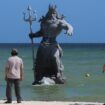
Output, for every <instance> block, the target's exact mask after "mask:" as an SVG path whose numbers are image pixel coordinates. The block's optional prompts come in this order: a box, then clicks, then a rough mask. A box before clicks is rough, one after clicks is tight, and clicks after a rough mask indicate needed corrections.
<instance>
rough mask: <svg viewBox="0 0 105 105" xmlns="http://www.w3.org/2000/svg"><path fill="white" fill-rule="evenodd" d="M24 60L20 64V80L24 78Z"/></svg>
mask: <svg viewBox="0 0 105 105" xmlns="http://www.w3.org/2000/svg"><path fill="white" fill-rule="evenodd" d="M23 68H24V67H23V61H22V63H21V66H20V80H23V74H24V70H23Z"/></svg>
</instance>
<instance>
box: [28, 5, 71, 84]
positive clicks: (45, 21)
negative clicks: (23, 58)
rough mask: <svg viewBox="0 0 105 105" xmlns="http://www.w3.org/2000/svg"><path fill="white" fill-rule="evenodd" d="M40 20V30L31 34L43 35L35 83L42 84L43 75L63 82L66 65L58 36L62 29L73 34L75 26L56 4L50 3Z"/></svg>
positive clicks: (35, 68) (36, 60) (35, 35)
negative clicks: (59, 12) (60, 12)
mask: <svg viewBox="0 0 105 105" xmlns="http://www.w3.org/2000/svg"><path fill="white" fill-rule="evenodd" d="M39 22H40V23H41V24H40V30H39V31H37V32H35V33H30V34H29V37H30V38H31V39H33V38H36V37H42V41H41V43H40V45H39V48H38V51H37V54H36V59H35V67H34V71H35V72H34V73H35V78H34V82H33V85H35V84H40V80H41V79H42V78H43V77H49V78H52V77H53V78H54V81H55V83H58V84H63V83H64V76H63V69H64V66H63V64H62V61H61V57H62V53H63V52H62V49H61V47H60V45H59V44H58V43H57V41H56V38H57V36H58V35H59V34H60V33H61V32H62V30H66V33H65V34H67V35H70V36H71V35H72V33H73V27H72V26H71V25H70V24H69V23H68V22H66V21H65V19H64V16H63V15H60V14H58V12H57V11H56V6H51V5H49V9H48V12H47V13H46V15H45V16H42V18H41V19H40V20H39Z"/></svg>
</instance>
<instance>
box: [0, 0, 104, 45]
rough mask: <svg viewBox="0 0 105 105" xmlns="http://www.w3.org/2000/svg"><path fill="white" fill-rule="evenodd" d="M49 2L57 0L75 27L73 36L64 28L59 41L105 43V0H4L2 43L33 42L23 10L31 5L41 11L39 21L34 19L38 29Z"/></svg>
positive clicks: (0, 7) (0, 0)
mask: <svg viewBox="0 0 105 105" xmlns="http://www.w3.org/2000/svg"><path fill="white" fill-rule="evenodd" d="M49 4H56V5H57V10H58V11H59V12H60V13H61V14H64V15H65V16H66V20H67V21H68V22H69V23H71V25H72V26H73V27H74V34H73V36H72V37H68V36H66V35H64V31H63V32H62V34H61V35H60V36H59V37H58V38H57V40H58V42H62V43H63V42H64V43H66V42H67V43H105V0H0V43H30V39H29V37H28V33H29V24H28V23H26V22H24V20H23V14H22V13H23V11H25V10H26V9H27V7H28V5H31V6H32V8H33V9H34V10H36V11H37V21H36V22H34V23H33V31H34V32H35V31H37V30H38V29H39V23H38V20H39V18H40V17H41V16H42V15H45V14H46V12H47V9H48V5H49ZM34 42H39V39H34Z"/></svg>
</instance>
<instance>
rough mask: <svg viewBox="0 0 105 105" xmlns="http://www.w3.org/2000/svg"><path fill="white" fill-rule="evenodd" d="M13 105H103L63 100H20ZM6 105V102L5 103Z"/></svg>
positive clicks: (101, 104)
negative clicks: (20, 101)
mask: <svg viewBox="0 0 105 105" xmlns="http://www.w3.org/2000/svg"><path fill="white" fill-rule="evenodd" d="M4 102H5V101H4V100H1V101H0V105H5V103H4ZM12 104H14V105H103V104H104V103H98V102H64V101H22V103H19V104H18V103H17V102H16V101H13V102H12ZM6 105H7V104H6Z"/></svg>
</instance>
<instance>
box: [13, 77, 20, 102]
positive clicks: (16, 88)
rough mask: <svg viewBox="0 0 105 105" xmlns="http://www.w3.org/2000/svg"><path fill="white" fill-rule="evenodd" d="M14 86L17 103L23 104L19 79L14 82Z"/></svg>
mask: <svg viewBox="0 0 105 105" xmlns="http://www.w3.org/2000/svg"><path fill="white" fill-rule="evenodd" d="M14 86H15V94H16V97H17V103H21V100H22V98H21V95H20V80H19V79H15V80H14Z"/></svg>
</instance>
